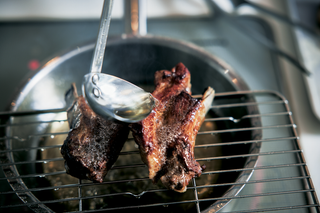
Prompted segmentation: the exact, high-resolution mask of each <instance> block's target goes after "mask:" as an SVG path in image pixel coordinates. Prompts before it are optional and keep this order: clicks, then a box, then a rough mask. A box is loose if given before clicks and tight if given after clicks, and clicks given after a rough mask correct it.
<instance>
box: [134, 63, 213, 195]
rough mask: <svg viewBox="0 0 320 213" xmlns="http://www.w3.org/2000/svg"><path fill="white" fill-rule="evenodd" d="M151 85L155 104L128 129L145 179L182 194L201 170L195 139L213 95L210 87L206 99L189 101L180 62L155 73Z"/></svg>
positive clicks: (184, 70)
mask: <svg viewBox="0 0 320 213" xmlns="http://www.w3.org/2000/svg"><path fill="white" fill-rule="evenodd" d="M155 85H156V88H155V90H154V91H153V92H152V95H153V96H154V97H155V98H156V99H157V100H158V101H159V104H158V105H157V106H156V107H155V108H154V110H153V111H152V113H151V114H150V115H149V116H148V117H147V118H145V119H144V120H142V121H140V122H138V123H135V124H132V125H130V128H131V130H132V135H133V137H134V139H135V141H136V143H137V144H138V145H139V149H140V154H141V158H142V160H143V162H144V163H145V164H147V165H148V168H149V178H150V179H151V180H152V181H153V182H154V183H156V182H157V181H158V180H161V181H162V183H163V184H164V185H165V186H166V187H167V188H168V189H172V190H175V191H177V192H184V191H186V189H187V185H188V183H189V181H190V180H191V179H192V178H194V177H199V176H200V175H201V172H202V170H203V167H201V166H200V164H199V163H198V162H196V160H195V157H194V146H195V137H196V135H197V133H198V130H199V128H200V126H201V124H202V122H203V120H204V117H205V114H206V112H207V110H208V106H209V105H210V104H211V102H212V99H213V95H214V93H213V92H211V90H212V89H211V88H210V89H209V91H208V90H206V92H205V94H206V97H205V96H203V98H202V99H195V98H192V96H191V84H190V72H189V70H188V69H187V68H186V67H185V66H184V65H183V64H182V63H179V64H177V65H176V66H175V67H174V68H172V70H171V71H168V70H160V71H157V72H156V73H155Z"/></svg>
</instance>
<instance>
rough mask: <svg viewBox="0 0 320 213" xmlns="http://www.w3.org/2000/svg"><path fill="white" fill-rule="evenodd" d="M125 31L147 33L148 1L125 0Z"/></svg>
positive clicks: (137, 33)
mask: <svg viewBox="0 0 320 213" xmlns="http://www.w3.org/2000/svg"><path fill="white" fill-rule="evenodd" d="M124 3H125V4H124V14H125V32H126V34H133V35H146V34H147V1H146V0H125V2H124Z"/></svg>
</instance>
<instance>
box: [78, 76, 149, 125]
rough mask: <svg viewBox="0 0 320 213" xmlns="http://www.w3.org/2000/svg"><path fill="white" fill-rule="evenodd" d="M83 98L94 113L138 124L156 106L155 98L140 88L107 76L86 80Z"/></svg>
mask: <svg viewBox="0 0 320 213" xmlns="http://www.w3.org/2000/svg"><path fill="white" fill-rule="evenodd" d="M82 89H83V94H84V96H85V98H86V100H87V102H88V104H89V106H90V107H91V108H92V109H93V111H94V112H95V113H97V114H99V115H100V116H102V117H104V118H110V117H111V118H114V119H117V120H120V121H123V122H128V123H133V122H138V121H140V120H142V119H144V118H145V117H147V116H148V115H149V114H150V112H151V111H152V109H153V107H154V106H155V99H154V98H153V96H152V95H151V94H150V93H148V92H145V91H144V90H143V89H141V88H140V87H138V86H136V85H134V84H132V83H130V82H128V81H125V80H123V79H121V78H118V77H115V76H112V75H108V74H105V73H89V74H87V75H85V76H84V81H83V88H82Z"/></svg>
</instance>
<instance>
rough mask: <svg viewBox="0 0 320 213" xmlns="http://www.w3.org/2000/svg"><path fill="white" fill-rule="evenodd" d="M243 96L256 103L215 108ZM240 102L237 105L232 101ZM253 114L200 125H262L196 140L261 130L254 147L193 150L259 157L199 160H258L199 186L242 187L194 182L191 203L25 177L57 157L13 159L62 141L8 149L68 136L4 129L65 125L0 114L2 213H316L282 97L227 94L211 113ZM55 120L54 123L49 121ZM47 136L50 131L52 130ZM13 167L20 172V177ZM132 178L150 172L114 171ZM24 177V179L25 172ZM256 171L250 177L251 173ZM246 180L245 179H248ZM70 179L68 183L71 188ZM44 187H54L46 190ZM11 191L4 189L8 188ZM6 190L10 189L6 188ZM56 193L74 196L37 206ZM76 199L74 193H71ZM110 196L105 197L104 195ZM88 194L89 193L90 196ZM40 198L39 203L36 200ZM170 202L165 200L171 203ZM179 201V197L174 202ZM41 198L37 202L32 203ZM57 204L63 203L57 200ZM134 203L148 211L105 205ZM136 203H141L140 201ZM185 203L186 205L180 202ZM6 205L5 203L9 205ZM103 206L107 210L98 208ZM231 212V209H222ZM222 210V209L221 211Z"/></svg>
mask: <svg viewBox="0 0 320 213" xmlns="http://www.w3.org/2000/svg"><path fill="white" fill-rule="evenodd" d="M246 95H252V96H254V98H255V100H256V101H252V102H230V103H227V104H225V103H223V104H219V103H220V102H219V100H224V99H231V97H242V96H246ZM237 100H238V99H237ZM248 106H256V107H258V109H259V113H257V114H246V115H243V116H241V117H233V116H232V115H227V116H225V117H212V118H207V119H206V120H205V122H204V124H205V123H210V122H232V123H241V121H243V120H246V119H249V120H250V119H257V118H258V119H260V120H261V123H262V125H261V126H254V127H237V128H232V129H228V128H225V129H215V130H209V131H203V130H202V131H199V133H198V137H201V135H203V136H207V135H210V136H216V135H221V134H229V133H231V134H233V133H235V132H245V131H254V130H259V131H261V132H262V137H261V138H259V139H250V140H241V139H239V140H233V141H223V142H218V143H207V144H196V147H195V149H196V150H207V149H210V148H213V149H214V148H216V147H232V146H239V145H240V146H241V145H250V144H261V149H260V151H259V152H258V153H254V152H253V153H246V154H241V155H238V154H234V155H233V154H230V155H227V156H225V155H223V154H222V155H212V156H196V158H197V161H198V162H199V163H200V164H203V163H204V164H205V163H206V162H213V161H214V162H215V161H225V160H229V159H236V160H237V159H249V158H258V161H257V163H255V164H254V166H253V167H249V168H248V167H243V168H232V166H231V167H230V168H227V169H218V170H205V171H204V172H203V174H202V175H201V177H200V178H203V177H205V178H207V177H214V175H221V174H230V175H231V174H240V175H241V174H243V173H246V172H248V173H249V177H250V178H248V179H245V180H242V181H241V180H240V181H239V179H237V181H232V182H223V181H222V182H214V181H213V182H208V183H205V184H203V183H202V182H198V179H199V178H195V179H193V180H192V181H191V182H190V184H189V186H188V190H187V192H186V193H187V194H188V196H186V197H184V195H180V194H179V193H173V192H171V191H169V190H167V189H165V188H163V187H161V186H156V185H153V184H150V180H149V179H148V177H147V176H145V177H135V176H133V177H132V178H124V179H121V178H117V177H113V176H112V177H109V174H108V175H107V176H106V178H105V181H104V182H103V183H92V182H90V181H86V180H77V179H76V178H72V177H69V176H68V175H66V174H65V171H64V170H63V169H62V170H58V171H56V170H48V171H44V170H41V172H38V171H39V170H38V169H35V170H33V171H29V172H28V171H27V172H26V171H23V168H26V167H27V166H28V165H37V166H36V167H37V168H38V167H43V166H44V165H51V164H52V165H55V163H59V164H63V158H62V157H61V156H60V157H59V156H57V157H53V158H46V159H37V158H35V159H30V160H23V159H22V160H20V159H19V157H17V156H19V155H17V153H25V155H32V153H42V152H48V153H49V152H51V151H52V150H59V149H60V146H61V144H62V143H63V140H62V141H60V142H61V143H60V144H54V145H39V146H29V147H24V146H21V147H19V146H17V147H13V146H11V145H10V144H12V143H13V142H15V143H17V144H24V143H26V142H27V141H29V140H39V138H40V139H41V138H49V140H50V138H52V139H54V138H55V137H62V138H63V137H66V135H67V134H68V129H65V131H58V132H50V131H48V128H47V130H46V131H45V132H43V133H41V134H29V135H25V136H24V137H21V136H17V135H10V134H8V129H11V128H17V129H19V128H21V129H23V128H25V127H26V126H31V128H37V127H38V126H41V125H51V124H65V123H66V122H67V120H66V119H51V120H46V119H43V120H37V121H31V122H20V123H15V122H12V118H14V117H26V116H39V115H44V114H51V115H52V114H54V115H58V114H65V111H64V110H63V109H58V110H39V111H25V112H3V113H1V114H0V116H1V117H0V121H1V126H0V129H1V137H0V147H1V149H0V156H1V158H0V159H1V161H0V163H1V164H0V166H1V168H2V170H3V173H4V175H3V176H1V177H0V184H1V185H2V186H6V185H8V186H7V187H2V188H1V192H0V201H1V202H0V204H1V206H0V209H1V210H0V211H5V212H21V211H26V212H28V211H31V209H32V210H33V211H35V212H53V210H52V209H51V207H52V206H54V205H64V204H67V205H68V204H69V203H72V206H74V207H73V208H70V209H69V208H66V209H63V211H69V212H77V211H83V212H100V211H103V212H104V211H116V212H117V211H119V212H122V211H126V210H132V209H139V210H144V209H147V210H148V211H149V210H150V209H151V210H154V211H158V210H159V211H166V210H167V209H170V207H172V206H175V207H177V208H180V207H181V208H182V210H183V209H184V206H192V207H191V208H190V209H191V210H190V212H202V211H205V208H207V206H208V205H212V204H213V203H214V207H213V208H212V212H214V211H215V209H217V210H220V208H221V206H224V208H223V209H222V210H221V212H268V211H272V212H295V211H296V212H320V208H319V201H318V198H317V195H316V192H315V190H314V187H313V184H312V180H311V177H310V174H309V172H308V168H307V165H306V163H305V160H304V156H303V152H302V150H301V149H300V147H299V137H298V135H297V131H296V128H297V127H296V125H295V124H294V122H293V117H292V113H291V111H290V109H289V105H288V101H287V100H286V99H285V98H284V97H283V96H282V95H280V94H279V93H277V92H273V91H238V92H224V93H217V94H216V98H215V100H214V102H213V105H212V110H213V111H215V110H221V109H226V108H237V107H248ZM51 117H52V116H51ZM49 130H50V128H49ZM127 143H132V144H134V141H133V139H132V138H129V139H128V142H127ZM137 155H139V151H138V149H135V150H123V151H122V152H121V154H120V156H129V157H130V156H137ZM119 158H120V157H119ZM17 167H19V168H18V169H17ZM126 170H133V172H134V171H140V170H144V171H147V168H146V166H145V165H144V164H143V163H142V162H138V163H136V162H132V163H131V164H125V165H117V164H115V166H114V167H113V168H112V171H118V172H120V173H121V171H126ZM22 171H23V172H22ZM252 171H253V172H252ZM248 173H247V174H248ZM62 176H63V177H64V176H68V178H69V179H68V181H69V182H68V181H66V182H63V183H61V181H60V182H59V181H56V182H54V184H53V185H52V183H51V182H50V179H52V178H56V177H58V178H60V177H62ZM70 179H71V181H70ZM34 181H36V182H38V181H39V182H43V183H46V184H42V185H41V184H39V185H40V186H38V185H37V186H36V187H34V186H33V185H32V183H30V182H34ZM48 182H50V183H51V185H50V184H48ZM8 183H9V184H8ZM132 184H137V185H138V186H140V187H142V189H141V191H140V192H136V191H135V192H132V191H130V188H131V185H132ZM114 185H119V186H120V185H121V186H122V187H123V185H124V186H125V187H126V186H127V187H128V189H127V190H126V188H124V190H122V191H112V190H111V192H108V193H106V192H104V193H100V192H99V190H98V189H99V188H103V187H108V186H114ZM9 186H10V187H9ZM217 188H225V189H226V193H223V195H221V196H217V197H216V196H214V197H210V196H207V197H201V195H202V193H203V192H205V191H208V190H215V189H217ZM231 188H233V189H234V188H237V190H238V191H237V193H236V194H234V195H232V196H230V194H228V190H229V191H230V189H231ZM57 191H58V192H59V191H65V192H67V191H69V192H70V191H72V193H71V194H70V195H68V194H67V193H62V195H63V196H62V197H58V198H57V197H56V196H51V197H47V198H44V197H43V198H42V196H41V195H42V194H46V193H47V192H48V194H54V193H55V192H57ZM74 191H75V192H74ZM106 191H108V189H107V190H106ZM89 192H90V193H89ZM38 194H39V195H38ZM153 194H161V195H162V194H164V197H166V199H164V200H159V199H157V200H148V199H146V198H148V197H152V195H153ZM172 194H173V195H174V196H176V197H178V198H175V197H172V199H170V198H169V199H167V197H170V196H171V195H172ZM177 194H179V195H177ZM37 196H38V197H37ZM60 196H61V195H60ZM128 197H129V198H130V199H131V198H134V199H136V200H137V201H139V200H140V199H142V198H143V199H145V200H146V202H145V203H142V204H141V203H138V204H132V205H120V206H117V205H109V203H108V200H110V203H111V202H114V198H119V200H121V199H123V200H124V202H125V201H126V200H130V199H129V198H128ZM139 198H140V199H139ZM185 198H186V199H185ZM8 200H10V202H8ZM97 203H100V204H101V203H103V204H104V205H97ZM226 204H228V205H226ZM220 205H221V206H220Z"/></svg>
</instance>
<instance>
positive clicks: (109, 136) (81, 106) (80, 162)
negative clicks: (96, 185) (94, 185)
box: [61, 84, 129, 182]
mask: <svg viewBox="0 0 320 213" xmlns="http://www.w3.org/2000/svg"><path fill="white" fill-rule="evenodd" d="M76 91H77V90H76V88H75V85H74V84H73V85H72V87H71V89H70V90H69V91H68V92H67V93H66V102H67V103H70V104H71V107H70V108H68V110H67V117H68V122H69V126H70V132H69V133H68V136H67V138H66V140H65V141H64V143H63V145H62V147H61V154H62V156H63V157H64V159H65V168H66V171H67V173H68V174H70V175H72V176H74V177H77V178H80V179H89V180H92V181H95V182H102V181H103V179H104V177H105V175H106V174H107V172H108V170H109V169H110V168H111V167H112V165H113V164H114V162H115V161H116V160H117V158H118V156H119V153H120V151H121V149H122V147H123V144H124V142H125V141H126V140H127V138H128V134H129V128H128V125H127V124H124V123H120V122H115V121H111V120H106V119H103V118H102V117H100V116H99V115H97V114H95V113H94V112H93V110H92V109H91V108H90V107H89V106H88V104H87V103H86V101H85V99H84V98H83V97H82V96H78V95H77V92H76Z"/></svg>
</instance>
